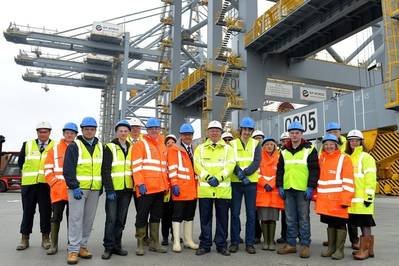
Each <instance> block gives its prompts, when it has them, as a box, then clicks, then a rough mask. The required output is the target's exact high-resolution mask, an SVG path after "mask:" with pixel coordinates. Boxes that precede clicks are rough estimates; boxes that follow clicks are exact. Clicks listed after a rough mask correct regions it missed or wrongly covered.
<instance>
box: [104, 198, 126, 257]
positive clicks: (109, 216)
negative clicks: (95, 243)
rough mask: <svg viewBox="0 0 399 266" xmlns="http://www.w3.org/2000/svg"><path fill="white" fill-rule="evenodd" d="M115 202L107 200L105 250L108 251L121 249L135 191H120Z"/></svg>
mask: <svg viewBox="0 0 399 266" xmlns="http://www.w3.org/2000/svg"><path fill="white" fill-rule="evenodd" d="M115 192H116V199H115V200H108V199H106V200H105V214H106V216H105V229H104V240H103V241H104V243H103V245H104V248H105V249H106V250H113V249H121V247H122V233H123V230H124V229H125V224H126V218H127V212H128V210H129V205H130V201H131V200H132V195H133V191H131V190H120V191H115Z"/></svg>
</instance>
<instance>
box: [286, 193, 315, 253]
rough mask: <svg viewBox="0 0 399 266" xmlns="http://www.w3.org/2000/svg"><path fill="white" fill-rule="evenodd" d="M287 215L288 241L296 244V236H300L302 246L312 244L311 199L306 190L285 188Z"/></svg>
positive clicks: (290, 243) (293, 244)
mask: <svg viewBox="0 0 399 266" xmlns="http://www.w3.org/2000/svg"><path fill="white" fill-rule="evenodd" d="M285 194H286V199H285V215H286V217H287V243H288V244H289V245H290V246H294V247H295V246H296V238H297V236H298V228H299V236H300V239H301V240H300V241H301V242H300V244H301V246H310V242H311V241H310V217H309V208H310V201H309V200H306V199H305V192H304V191H299V190H294V189H288V190H285Z"/></svg>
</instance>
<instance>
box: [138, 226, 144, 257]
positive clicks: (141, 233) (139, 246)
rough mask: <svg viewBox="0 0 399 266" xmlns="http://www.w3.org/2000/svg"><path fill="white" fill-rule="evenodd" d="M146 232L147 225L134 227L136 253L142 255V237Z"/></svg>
mask: <svg viewBox="0 0 399 266" xmlns="http://www.w3.org/2000/svg"><path fill="white" fill-rule="evenodd" d="M146 232H147V227H136V239H137V248H136V255H137V256H143V255H144V238H145V235H146Z"/></svg>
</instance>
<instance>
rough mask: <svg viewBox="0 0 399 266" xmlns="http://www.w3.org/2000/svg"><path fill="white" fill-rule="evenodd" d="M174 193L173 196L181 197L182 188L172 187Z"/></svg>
mask: <svg viewBox="0 0 399 266" xmlns="http://www.w3.org/2000/svg"><path fill="white" fill-rule="evenodd" d="M172 193H173V195H175V196H176V197H178V196H179V195H180V188H179V186H178V185H174V186H172Z"/></svg>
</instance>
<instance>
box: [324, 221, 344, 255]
mask: <svg viewBox="0 0 399 266" xmlns="http://www.w3.org/2000/svg"><path fill="white" fill-rule="evenodd" d="M345 232H346V231H345ZM327 239H328V241H327V242H328V248H327V249H326V250H324V251H322V252H321V256H322V257H331V255H332V254H334V252H335V250H336V242H337V241H336V239H337V229H336V228H327Z"/></svg>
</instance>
